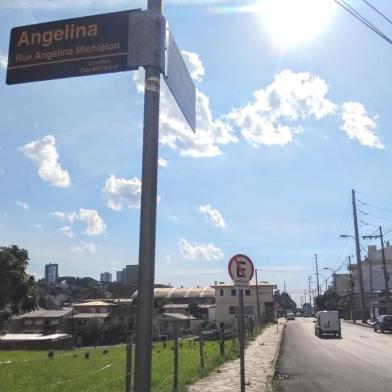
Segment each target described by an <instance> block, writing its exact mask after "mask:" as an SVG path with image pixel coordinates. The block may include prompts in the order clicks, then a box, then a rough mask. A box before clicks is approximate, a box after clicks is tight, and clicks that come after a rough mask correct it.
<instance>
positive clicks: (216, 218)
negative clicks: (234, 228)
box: [199, 204, 226, 229]
mask: <svg viewBox="0 0 392 392" xmlns="http://www.w3.org/2000/svg"><path fill="white" fill-rule="evenodd" d="M199 212H200V213H201V214H203V215H204V216H205V218H206V219H207V221H208V222H210V223H212V224H213V225H214V226H215V227H219V228H222V229H223V228H225V227H226V222H225V220H224V219H223V216H222V214H221V213H220V212H219V211H218V210H217V209H216V208H212V206H211V205H210V204H206V205H205V206H200V207H199Z"/></svg>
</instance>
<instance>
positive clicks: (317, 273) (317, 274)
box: [314, 253, 320, 295]
mask: <svg viewBox="0 0 392 392" xmlns="http://www.w3.org/2000/svg"><path fill="white" fill-rule="evenodd" d="M314 259H315V260H316V278H317V295H320V284H319V272H318V263H317V253H315V254H314Z"/></svg>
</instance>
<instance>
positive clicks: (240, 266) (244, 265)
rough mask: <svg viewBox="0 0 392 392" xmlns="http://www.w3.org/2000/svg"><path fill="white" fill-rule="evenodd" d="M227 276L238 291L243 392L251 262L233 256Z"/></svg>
mask: <svg viewBox="0 0 392 392" xmlns="http://www.w3.org/2000/svg"><path fill="white" fill-rule="evenodd" d="M228 270H229V275H230V277H231V279H232V280H233V281H234V287H235V288H236V289H239V313H240V314H239V324H240V325H239V340H240V375H241V392H245V336H244V335H245V331H244V290H243V289H248V288H249V282H250V281H251V279H252V278H253V274H254V270H255V269H254V266H253V263H252V260H251V259H250V258H249V257H248V256H245V255H242V254H238V255H235V256H233V257H232V258H231V259H230V261H229V265H228Z"/></svg>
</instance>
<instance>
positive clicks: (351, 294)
mask: <svg viewBox="0 0 392 392" xmlns="http://www.w3.org/2000/svg"><path fill="white" fill-rule="evenodd" d="M348 268H349V271H350V317H351V320H353V321H355V320H354V318H353V314H354V313H353V294H354V282H353V273H352V269H351V256H348Z"/></svg>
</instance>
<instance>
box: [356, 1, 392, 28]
mask: <svg viewBox="0 0 392 392" xmlns="http://www.w3.org/2000/svg"><path fill="white" fill-rule="evenodd" d="M362 1H363V2H364V3H366V4H367V5H368V6H369V7H370V8H372V9H373V10H374V11H376V12H377V13H378V14H379V15H380V16H381V17H383V18H384V19H385V20H386V21H388V22H389V23H390V24H392V20H391V19H389V18H388V17H387V16H385V15H384V14H383V13H382V12H381V11H379V10H378V9H377V8H376V7H375V6H374V5H373V4H371V3H370V2H369V1H367V0H362Z"/></svg>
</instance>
